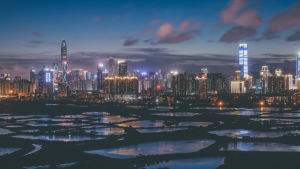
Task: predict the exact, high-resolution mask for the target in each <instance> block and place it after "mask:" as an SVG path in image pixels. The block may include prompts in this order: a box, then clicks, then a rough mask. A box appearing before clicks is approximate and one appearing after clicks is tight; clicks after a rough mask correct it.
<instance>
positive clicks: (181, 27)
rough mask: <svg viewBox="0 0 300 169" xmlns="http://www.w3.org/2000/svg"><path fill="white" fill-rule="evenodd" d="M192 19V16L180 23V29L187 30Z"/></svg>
mask: <svg viewBox="0 0 300 169" xmlns="http://www.w3.org/2000/svg"><path fill="white" fill-rule="evenodd" d="M191 20H192V18H189V19H187V20H185V21H184V22H182V24H181V25H180V28H179V29H178V31H184V30H186V29H187V28H188V26H189V24H190V22H191Z"/></svg>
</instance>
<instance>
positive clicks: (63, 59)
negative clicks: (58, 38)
mask: <svg viewBox="0 0 300 169" xmlns="http://www.w3.org/2000/svg"><path fill="white" fill-rule="evenodd" d="M61 68H62V75H61V81H62V82H65V83H66V82H67V77H66V76H67V71H68V69H69V66H68V60H67V43H66V41H65V40H63V41H62V43H61Z"/></svg>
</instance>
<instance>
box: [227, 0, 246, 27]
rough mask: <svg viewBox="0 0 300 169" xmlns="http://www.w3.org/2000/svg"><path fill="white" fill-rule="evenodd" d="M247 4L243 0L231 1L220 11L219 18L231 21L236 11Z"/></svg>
mask: <svg viewBox="0 0 300 169" xmlns="http://www.w3.org/2000/svg"><path fill="white" fill-rule="evenodd" d="M246 4H247V1H245V0H233V1H231V3H230V5H229V8H227V9H225V10H223V11H221V18H222V20H223V21H224V22H227V23H229V22H232V21H233V20H234V19H235V16H236V14H237V12H238V11H239V10H240V9H242V8H243V7H244V6H245V5H246Z"/></svg>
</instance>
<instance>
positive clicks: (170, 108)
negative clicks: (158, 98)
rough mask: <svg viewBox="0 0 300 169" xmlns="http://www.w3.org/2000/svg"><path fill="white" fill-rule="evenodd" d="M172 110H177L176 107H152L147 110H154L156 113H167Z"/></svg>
mask: <svg viewBox="0 0 300 169" xmlns="http://www.w3.org/2000/svg"><path fill="white" fill-rule="evenodd" d="M172 109H178V107H174V106H157V107H153V108H151V109H148V110H156V111H169V110H172Z"/></svg>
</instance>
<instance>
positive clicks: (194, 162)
mask: <svg viewBox="0 0 300 169" xmlns="http://www.w3.org/2000/svg"><path fill="white" fill-rule="evenodd" d="M224 159H225V157H196V158H186V159H177V160H170V161H168V162H162V163H159V164H154V165H150V166H146V167H145V168H146V169H154V168H167V167H169V168H170V169H183V168H184V169H199V168H204V169H215V168H217V167H219V166H220V165H221V164H223V162H224Z"/></svg>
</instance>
